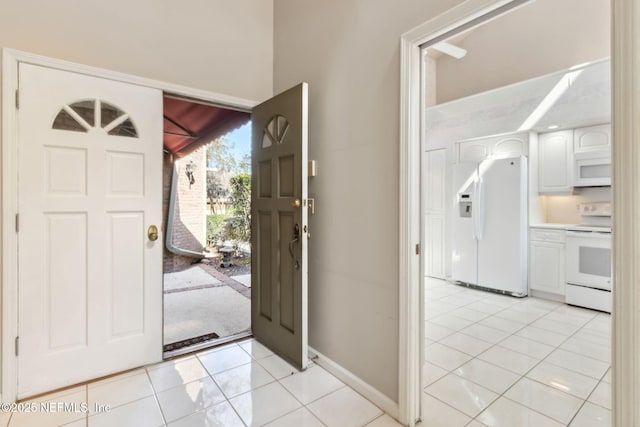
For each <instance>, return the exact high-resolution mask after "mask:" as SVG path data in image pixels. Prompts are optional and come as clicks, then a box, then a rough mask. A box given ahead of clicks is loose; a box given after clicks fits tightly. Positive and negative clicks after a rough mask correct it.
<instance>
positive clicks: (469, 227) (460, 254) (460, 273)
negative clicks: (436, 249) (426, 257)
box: [451, 163, 478, 284]
mask: <svg viewBox="0 0 640 427" xmlns="http://www.w3.org/2000/svg"><path fill="white" fill-rule="evenodd" d="M477 170H478V166H477V164H476V163H457V164H455V165H454V166H453V188H454V200H453V214H452V220H451V225H452V227H451V228H452V248H451V249H452V251H451V252H452V258H451V277H452V279H453V280H456V281H459V282H464V283H470V284H477V283H478V241H477V240H476V237H475V234H474V225H473V222H474V219H475V215H476V214H477V203H476V201H475V198H476V194H475V192H474V189H475V185H476V181H477V179H478V173H477ZM461 195H468V200H471V201H472V202H473V204H472V206H471V216H468V217H463V216H462V215H461V212H460V204H459V199H460V196H461Z"/></svg>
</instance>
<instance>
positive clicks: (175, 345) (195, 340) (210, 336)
mask: <svg viewBox="0 0 640 427" xmlns="http://www.w3.org/2000/svg"><path fill="white" fill-rule="evenodd" d="M216 338H220V336H218V334H216V333H215V332H212V333H210V334H205V335H200V336H199V337H194V338H189V339H186V340H182V341H178V342H173V343H171V344H166V345H165V346H164V347H163V350H164V352H165V353H166V352H168V351H174V350H179V349H181V348H185V347H189V346H191V345H195V344H200V343H201V342H205V341H209V340H213V339H216Z"/></svg>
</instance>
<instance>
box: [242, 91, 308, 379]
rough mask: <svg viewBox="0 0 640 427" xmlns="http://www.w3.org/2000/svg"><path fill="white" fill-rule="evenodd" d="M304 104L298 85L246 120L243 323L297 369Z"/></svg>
mask: <svg viewBox="0 0 640 427" xmlns="http://www.w3.org/2000/svg"><path fill="white" fill-rule="evenodd" d="M307 98H308V86H307V84H306V83H301V84H299V85H298V86H296V87H294V88H291V89H289V90H288V91H286V92H284V93H281V94H280V95H277V96H275V97H273V98H271V99H269V100H268V101H266V102H264V103H262V104H260V105H258V106H257V107H255V108H254V109H253V114H252V122H253V132H252V135H253V136H252V157H253V160H252V167H253V169H252V182H251V246H252V255H251V258H252V259H251V324H252V328H253V335H254V336H255V338H256V339H257V340H258V341H260V342H261V343H263V344H264V345H266V346H267V347H269V348H270V349H271V350H272V351H274V352H275V353H277V354H278V355H280V356H282V357H284V358H285V359H287V360H288V361H289V362H291V363H292V364H294V365H295V366H296V367H297V368H298V369H304V368H306V366H307V363H308V357H307V236H308V221H307V219H308V212H307V205H308V200H307V199H308V195H307V123H308V119H307V115H308V113H307Z"/></svg>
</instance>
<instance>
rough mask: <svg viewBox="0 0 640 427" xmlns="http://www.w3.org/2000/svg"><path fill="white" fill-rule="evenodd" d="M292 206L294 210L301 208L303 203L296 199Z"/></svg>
mask: <svg viewBox="0 0 640 427" xmlns="http://www.w3.org/2000/svg"><path fill="white" fill-rule="evenodd" d="M291 206H293V207H294V208H299V207H300V206H302V203H301V202H300V199H295V200H294V201H293V202H291Z"/></svg>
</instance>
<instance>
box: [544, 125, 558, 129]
mask: <svg viewBox="0 0 640 427" xmlns="http://www.w3.org/2000/svg"><path fill="white" fill-rule="evenodd" d="M559 127H560V126H558V125H551V126H549V127H547V129H558V128H559Z"/></svg>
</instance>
